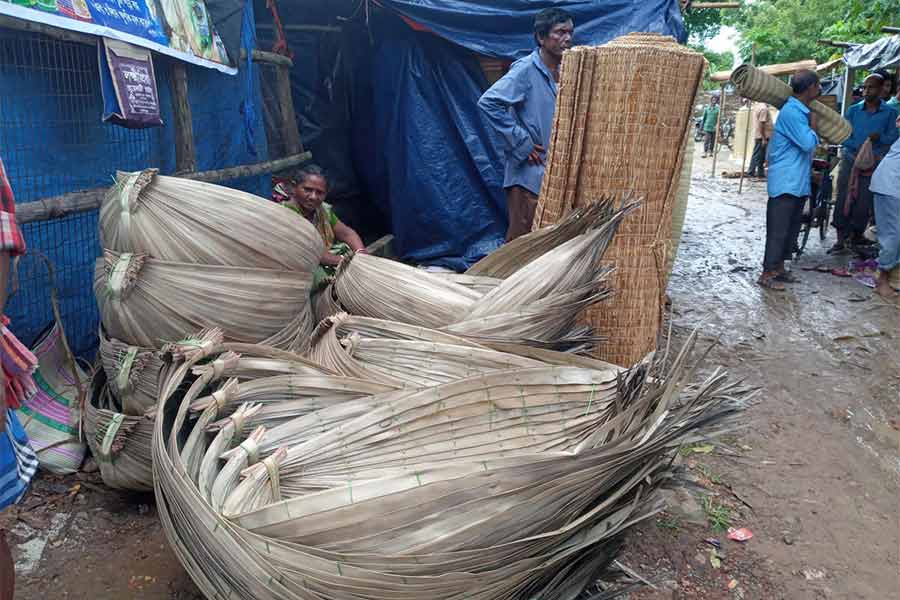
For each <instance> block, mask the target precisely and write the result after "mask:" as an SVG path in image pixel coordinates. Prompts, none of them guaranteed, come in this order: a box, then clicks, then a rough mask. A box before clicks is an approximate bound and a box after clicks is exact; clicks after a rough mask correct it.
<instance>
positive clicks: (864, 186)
mask: <svg viewBox="0 0 900 600" xmlns="http://www.w3.org/2000/svg"><path fill="white" fill-rule="evenodd" d="M871 182H872V177H871V176H865V175H860V176H859V192H858V193H857V197H856V199H855V200H854V201H853V206H851V207H850V209H851V210H850V231H852V232H853V233H852V237H853V241H860V240H862V239H863V234H864V233H865V232H866V229H867V228H868V227H869V222H870V221H871V220H872V214H873V212H872V211H873V210H874V209H873V208H872V192H870V191H869V184H870V183H871Z"/></svg>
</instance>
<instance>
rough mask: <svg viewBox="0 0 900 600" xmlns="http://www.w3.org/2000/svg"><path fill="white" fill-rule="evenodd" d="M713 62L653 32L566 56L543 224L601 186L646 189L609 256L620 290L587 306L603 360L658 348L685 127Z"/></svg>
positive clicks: (637, 356) (625, 360)
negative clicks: (602, 340)
mask: <svg viewBox="0 0 900 600" xmlns="http://www.w3.org/2000/svg"><path fill="white" fill-rule="evenodd" d="M705 64H706V61H705V60H704V58H703V55H702V54H700V53H698V52H694V51H692V50H690V49H688V48H685V47H684V46H681V45H679V44H678V43H677V42H676V41H675V40H674V39H672V38H668V37H663V36H659V35H654V34H630V35H626V36H623V37H620V38H617V39H615V40H613V41H611V42H609V43H608V44H605V45H603V46H599V47H587V46H583V47H582V46H580V47H576V48H573V49H572V50H568V51H566V52H565V54H564V55H563V61H562V65H561V68H560V83H559V95H558V96H557V107H556V112H555V114H554V124H553V133H552V135H551V140H550V148H549V152H548V156H547V169H546V173H545V175H544V179H543V182H542V187H541V194H540V199H539V201H538V206H537V210H536V212H535V221H534V227H535V228H541V227H546V226H547V225H549V224H551V223H556V222H558V221H559V220H560V219H562V218H564V217H565V216H566V215H568V214H569V213H570V212H571V211H572V210H574V209H577V208H579V207H583V206H585V205H587V204H590V203H591V202H593V201H594V198H595V197H596V194H597V192H598V190H604V191H606V192H609V193H617V192H619V193H621V191H623V190H631V191H633V192H635V193H636V194H638V195H640V196H641V197H642V200H641V209H640V210H639V211H636V212H635V213H633V214H632V215H630V216H629V217H628V218H627V219H625V221H624V222H623V223H622V225H621V226H620V227H619V231H618V232H617V234H616V237H615V239H614V240H613V242H612V243H611V244H610V248H609V251H608V252H607V254H606V255H605V256H604V260H607V261H609V263H610V264H613V265H615V267H616V271H615V273H614V274H613V277H612V280H611V281H610V285H611V287H612V289H613V290H615V296H614V297H613V298H612V300H611V301H610V302H608V303H604V305H603V306H602V307H601V306H595V307H593V308H592V309H590V310H588V312H587V321H588V322H589V323H590V325H591V326H592V327H593V328H594V329H595V330H596V332H597V334H598V335H601V336H604V337H605V338H606V340H607V341H606V342H605V343H604V344H602V345H600V346H598V347H597V349H596V350H597V352H596V356H597V357H598V358H602V359H603V360H608V361H610V362H613V363H616V364H621V365H624V366H630V365H632V364H635V363H636V362H637V361H639V360H641V359H642V358H643V357H644V356H646V354H647V353H648V352H649V351H651V350H652V349H653V348H655V347H656V343H657V340H658V336H659V333H660V325H661V323H662V316H663V312H664V308H665V289H666V285H667V278H668V262H669V256H670V255H671V252H670V251H669V248H668V246H669V244H670V243H671V240H672V238H673V236H672V220H673V219H672V215H673V211H674V207H675V205H676V198H677V192H678V189H679V179H680V175H681V165H682V163H683V160H684V139H685V133H686V131H687V129H688V127H689V126H690V123H691V111H692V110H693V105H694V98H695V96H696V92H697V89H698V87H699V84H700V82H701V81H702V78H703V71H704V69H705Z"/></svg>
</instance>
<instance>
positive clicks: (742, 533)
mask: <svg viewBox="0 0 900 600" xmlns="http://www.w3.org/2000/svg"><path fill="white" fill-rule="evenodd" d="M752 537H753V532H752V531H750V530H749V529H747V528H746V527H741V528H740V529H735V528H734V527H729V528H728V539H729V540H734V541H735V542H746V541H747V540H749V539H750V538H752Z"/></svg>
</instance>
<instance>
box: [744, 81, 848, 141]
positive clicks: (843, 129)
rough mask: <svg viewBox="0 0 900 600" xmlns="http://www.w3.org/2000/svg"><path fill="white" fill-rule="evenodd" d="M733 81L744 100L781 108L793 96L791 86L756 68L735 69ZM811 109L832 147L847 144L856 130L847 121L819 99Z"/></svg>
mask: <svg viewBox="0 0 900 600" xmlns="http://www.w3.org/2000/svg"><path fill="white" fill-rule="evenodd" d="M731 82H732V83H733V84H734V86H735V87H736V88H737V92H738V94H740V95H741V96H743V97H744V98H750V99H751V100H755V101H757V102H765V103H766V104H771V105H772V106H774V107H775V108H779V109H780V108H781V107H782V106H783V105H784V103H785V102H787V100H788V98H790V97H791V96H792V95H793V90H791V86H789V85H788V84H786V83H785V82H783V81H781V80H780V79H778V78H777V77H774V76H773V75H769V74H768V73H766V72H764V71H761V70H760V69H757V68H756V67H754V66H752V65H741V66H740V67H738V68H737V69H735V70H734V72H733V73H732V74H731ZM809 108H810V110H812V112H813V113H815V114H816V116H817V117H819V135H821V136H822V137H823V138H825V139H826V140H827V141H829V142H831V143H832V144H843V143H844V141H846V139H847V138H848V137H850V134H852V133H853V127H851V126H850V123H849V122H848V121H847V120H846V119H844V118H843V117H841V115H839V114H838V113H836V112H835V111H833V110H831V109H830V108H828V107H827V106H825V105H824V104H822V103H821V102H819V101H818V100H813V102H812V104H810V107H809Z"/></svg>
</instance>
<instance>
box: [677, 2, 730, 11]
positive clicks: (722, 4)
mask: <svg viewBox="0 0 900 600" xmlns="http://www.w3.org/2000/svg"><path fill="white" fill-rule="evenodd" d="M740 7H741V3H740V2H691V5H690V6H689V7H688V8H692V9H695V10H702V9H704V8H740Z"/></svg>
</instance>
